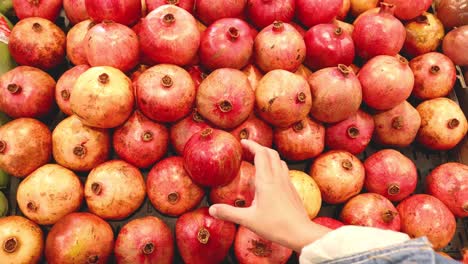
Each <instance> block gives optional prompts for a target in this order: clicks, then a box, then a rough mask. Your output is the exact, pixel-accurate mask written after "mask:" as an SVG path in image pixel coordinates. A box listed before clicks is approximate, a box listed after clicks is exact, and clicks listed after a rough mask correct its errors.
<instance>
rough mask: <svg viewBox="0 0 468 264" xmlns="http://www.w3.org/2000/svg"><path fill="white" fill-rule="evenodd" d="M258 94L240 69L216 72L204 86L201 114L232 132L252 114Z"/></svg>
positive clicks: (200, 91) (199, 106)
mask: <svg viewBox="0 0 468 264" xmlns="http://www.w3.org/2000/svg"><path fill="white" fill-rule="evenodd" d="M254 104H255V95H254V91H253V89H252V87H251V86H250V83H249V80H248V79H247V76H246V75H245V74H244V73H243V72H241V71H239V70H236V69H229V68H223V69H218V70H215V71H214V72H212V73H211V74H210V75H208V77H206V79H205V80H203V82H202V83H201V84H200V86H199V87H198V91H197V99H196V105H197V110H198V111H199V113H200V114H201V115H202V116H203V117H204V118H206V119H207V120H208V121H210V122H211V123H213V124H214V125H216V126H218V127H220V128H223V129H231V128H234V127H236V126H238V125H240V124H241V123H242V122H244V121H245V120H246V119H247V118H248V117H249V115H250V114H251V113H252V111H253V108H254Z"/></svg>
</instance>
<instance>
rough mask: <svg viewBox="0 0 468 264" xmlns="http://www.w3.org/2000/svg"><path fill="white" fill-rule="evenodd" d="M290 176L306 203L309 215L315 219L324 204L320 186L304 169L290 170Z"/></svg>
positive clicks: (305, 206)
mask: <svg viewBox="0 0 468 264" xmlns="http://www.w3.org/2000/svg"><path fill="white" fill-rule="evenodd" d="M289 177H290V180H291V183H292V185H293V186H294V189H295V190H296V192H297V194H298V195H299V197H300V198H301V200H302V203H303V204H304V208H305V209H306V211H307V215H308V216H309V218H310V219H314V218H315V217H316V216H317V214H318V212H319V211H320V207H321V206H322V198H321V197H320V189H319V186H318V185H317V183H316V182H315V181H314V179H312V177H310V176H309V175H307V174H306V173H304V172H302V171H297V170H290V171H289Z"/></svg>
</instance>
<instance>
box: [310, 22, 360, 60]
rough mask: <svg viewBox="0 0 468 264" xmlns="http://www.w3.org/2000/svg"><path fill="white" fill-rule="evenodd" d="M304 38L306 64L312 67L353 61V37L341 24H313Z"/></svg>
mask: <svg viewBox="0 0 468 264" xmlns="http://www.w3.org/2000/svg"><path fill="white" fill-rule="evenodd" d="M304 40H305V44H306V48H307V57H306V64H307V65H308V66H309V67H311V68H312V69H322V68H326V67H332V66H338V64H344V65H350V64H351V63H353V60H354V43H353V38H352V37H351V35H349V34H348V33H347V32H345V31H344V30H343V29H342V28H341V27H339V26H336V25H334V24H319V25H316V26H313V27H312V28H310V29H309V30H308V31H307V33H306V35H305V37H304Z"/></svg>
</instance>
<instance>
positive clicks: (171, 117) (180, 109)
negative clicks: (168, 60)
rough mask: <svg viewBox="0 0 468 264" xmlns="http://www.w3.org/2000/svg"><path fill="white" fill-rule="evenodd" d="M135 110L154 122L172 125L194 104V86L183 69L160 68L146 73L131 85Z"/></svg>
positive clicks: (168, 66) (172, 66)
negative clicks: (134, 97) (136, 105)
mask: <svg viewBox="0 0 468 264" xmlns="http://www.w3.org/2000/svg"><path fill="white" fill-rule="evenodd" d="M135 93H136V101H137V104H138V108H139V109H140V110H141V112H142V113H143V114H145V115H146V116H147V117H149V118H151V119H153V120H155V121H157V122H176V121H177V120H180V119H181V118H183V117H184V116H186V115H188V114H189V113H190V111H191V109H192V106H193V103H194V101H195V93H196V90H195V84H194V82H193V80H192V77H191V76H190V74H189V73H188V72H187V71H186V70H184V69H183V68H181V67H179V66H176V65H170V64H160V65H157V66H154V67H151V68H149V69H148V70H146V71H145V72H144V73H143V74H141V76H140V77H139V78H138V80H137V82H136V85H135Z"/></svg>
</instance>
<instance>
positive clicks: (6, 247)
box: [3, 237, 19, 253]
mask: <svg viewBox="0 0 468 264" xmlns="http://www.w3.org/2000/svg"><path fill="white" fill-rule="evenodd" d="M18 246H19V243H18V239H16V237H10V238H7V239H6V240H5V241H4V242H3V251H5V252H7V253H13V252H15V251H16V249H17V248H18Z"/></svg>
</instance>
